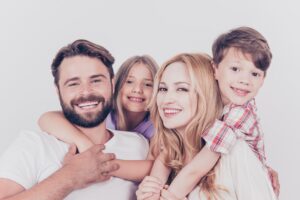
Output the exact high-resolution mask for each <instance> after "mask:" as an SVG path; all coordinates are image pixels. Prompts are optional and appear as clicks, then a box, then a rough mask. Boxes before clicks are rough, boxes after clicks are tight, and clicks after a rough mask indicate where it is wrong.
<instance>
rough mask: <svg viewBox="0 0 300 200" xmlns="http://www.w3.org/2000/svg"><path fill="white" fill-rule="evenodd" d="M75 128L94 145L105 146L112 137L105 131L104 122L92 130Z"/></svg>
mask: <svg viewBox="0 0 300 200" xmlns="http://www.w3.org/2000/svg"><path fill="white" fill-rule="evenodd" d="M77 128H78V129H79V130H80V131H81V132H82V133H83V134H85V135H86V136H87V137H88V138H89V139H90V140H91V141H92V142H93V143H94V144H105V143H106V142H107V141H108V140H110V139H111V137H112V134H111V133H110V132H109V131H108V130H107V129H106V124H105V121H103V122H102V123H101V124H99V125H98V126H96V127H93V128H84V127H80V126H77Z"/></svg>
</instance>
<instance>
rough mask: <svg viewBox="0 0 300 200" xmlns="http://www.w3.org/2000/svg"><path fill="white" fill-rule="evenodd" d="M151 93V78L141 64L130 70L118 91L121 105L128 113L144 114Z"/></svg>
mask: <svg viewBox="0 0 300 200" xmlns="http://www.w3.org/2000/svg"><path fill="white" fill-rule="evenodd" d="M152 92H153V77H152V75H151V72H150V70H149V69H148V68H147V66H146V65H145V64H143V63H136V64H134V65H133V66H132V68H131V69H130V71H129V73H128V76H127V79H126V81H125V83H124V85H123V86H122V88H121V91H120V98H121V104H122V107H123V109H124V110H125V111H128V112H145V111H146V106H147V105H148V103H149V101H150V99H151V96H152Z"/></svg>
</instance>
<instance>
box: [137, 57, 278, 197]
mask: <svg viewBox="0 0 300 200" xmlns="http://www.w3.org/2000/svg"><path fill="white" fill-rule="evenodd" d="M156 81H157V82H155V86H154V91H155V92H154V95H153V98H152V101H151V114H153V116H157V115H158V114H159V117H156V118H155V117H154V118H153V121H154V124H155V127H156V128H157V132H158V133H157V134H156V135H155V137H154V141H156V144H157V145H156V146H154V147H152V148H153V149H154V151H157V149H160V153H159V156H158V157H157V159H156V160H155V163H154V166H153V169H152V171H151V175H150V176H148V177H146V178H144V180H143V182H142V183H141V184H140V186H139V190H138V191H137V197H138V199H139V200H141V199H147V198H149V199H159V198H161V199H168V200H171V199H183V198H184V197H185V196H186V195H187V194H188V193H190V191H192V190H193V189H194V187H195V186H196V185H197V184H198V186H199V187H196V189H195V190H194V191H193V192H192V193H191V194H190V195H189V199H226V200H231V199H243V200H244V199H274V198H275V195H274V193H273V190H272V188H271V185H270V183H269V182H268V177H267V176H266V173H265V171H263V169H262V167H261V163H259V161H258V160H257V158H256V157H255V155H254V153H253V152H252V151H251V149H250V148H249V147H248V145H247V144H246V143H245V141H243V140H240V141H238V142H237V143H236V144H235V146H234V148H233V149H232V150H231V152H230V154H227V155H222V156H221V159H220V160H219V158H220V154H219V153H216V152H213V151H211V150H210V148H209V147H208V146H207V144H205V142H204V140H203V138H204V133H206V132H207V130H209V128H210V127H211V126H212V125H213V123H214V121H215V119H217V118H219V117H220V114H221V111H222V101H221V97H220V93H219V90H218V85H217V83H216V81H215V80H214V72H213V68H212V66H211V60H210V58H209V57H208V56H205V55H195V54H180V55H178V56H176V57H174V58H173V59H171V60H169V61H168V62H166V64H164V65H163V67H162V68H161V69H160V70H159V72H158V74H157V80H156ZM218 160H219V162H218ZM190 172H193V173H190ZM168 177H169V180H171V185H170V186H169V187H168V188H164V189H163V186H164V185H165V183H166V182H167V181H168ZM174 178H175V179H174ZM173 179H174V180H173ZM172 181H173V182H172ZM249 185H250V186H251V187H250V188H249V187H248V186H249Z"/></svg>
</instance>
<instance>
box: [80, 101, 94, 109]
mask: <svg viewBox="0 0 300 200" xmlns="http://www.w3.org/2000/svg"><path fill="white" fill-rule="evenodd" d="M97 105H98V101H89V102H84V103H80V104H78V107H80V108H93V107H96V106H97Z"/></svg>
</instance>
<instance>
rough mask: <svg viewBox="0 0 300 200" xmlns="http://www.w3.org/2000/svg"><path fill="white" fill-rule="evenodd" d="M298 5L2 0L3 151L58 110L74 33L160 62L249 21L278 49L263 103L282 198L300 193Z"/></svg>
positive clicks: (259, 0)
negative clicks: (62, 68)
mask: <svg viewBox="0 0 300 200" xmlns="http://www.w3.org/2000/svg"><path fill="white" fill-rule="evenodd" d="M298 5H299V3H298V2H297V1H296V0H295V1H289V0H285V1H271V0H265V1H263V0H251V1H241V0H236V1H230V0H227V1H221V0H220V1H214V0H212V1H200V0H198V1H196V0H195V1H189V0H185V1H183V0H182V1H180V0H152V1H143V0H126V1H124V0H123V1H122V0H120V1H116V0H109V1H101V0H98V1H88V0H87V1H75V0H72V1H67V0H65V1H58V0H51V1H50V0H49V1H44V2H42V1H38V0H36V1H34V0H28V1H15V0H10V1H1V3H0V26H1V27H0V58H1V60H0V62H1V63H0V76H1V77H0V91H1V96H0V105H1V108H2V109H1V115H0V116H1V117H0V122H1V127H0V153H2V152H3V151H4V149H5V148H6V147H7V146H8V145H9V143H11V142H12V140H13V139H14V138H16V136H17V134H18V132H19V130H21V129H37V125H36V121H37V118H38V117H39V115H40V114H41V113H43V112H45V111H47V110H53V109H59V103H58V98H57V96H56V92H55V89H54V86H53V79H52V76H51V73H50V64H51V61H52V59H53V57H54V55H55V54H56V52H57V51H58V49H59V48H61V47H62V46H64V45H66V44H68V43H70V42H72V41H73V40H75V39H79V38H84V39H88V40H90V41H93V42H95V43H98V44H101V45H103V46H104V47H106V48H108V49H109V50H110V51H111V53H112V54H113V55H114V56H115V58H116V64H115V69H117V68H118V66H119V65H120V63H122V62H123V61H124V60H125V59H126V58H128V57H129V56H132V55H135V54H150V55H152V56H153V57H154V58H155V59H156V60H157V61H158V63H159V64H161V63H162V62H163V61H165V60H166V59H168V58H170V57H171V56H173V55H175V54H177V53H180V52H207V53H209V54H211V45H212V42H213V40H214V39H215V38H216V37H217V36H218V35H219V34H221V33H223V32H224V31H227V30H229V29H231V28H235V27H237V26H242V25H246V26H251V27H253V28H256V29H257V30H259V31H260V32H261V33H262V34H263V35H264V36H265V37H266V38H267V39H268V41H269V43H270V47H271V49H272V52H273V56H274V59H273V61H272V63H271V67H270V69H269V71H268V75H267V78H266V80H265V85H264V87H263V88H262V89H261V91H260V94H259V95H258V97H257V104H258V109H259V114H260V117H261V122H262V125H263V128H264V132H265V135H266V138H265V140H266V152H267V156H268V160H269V164H270V165H271V166H272V167H273V168H274V169H276V170H277V171H278V172H279V175H280V182H281V198H280V199H286V200H291V199H298V196H299V195H298V192H297V191H299V190H298V187H297V186H296V182H298V181H299V178H300V176H299V174H300V173H299V169H300V156H299V154H298V152H299V150H298V148H297V147H298V146H299V139H300V136H299V129H298V127H299V124H300V120H299V117H298V115H297V114H298V113H299V111H300V109H299V102H300V93H299V83H298V81H299V72H300V69H299V68H300V66H299V65H298V62H299V53H300V52H299V47H300V39H299V37H300V27H299V19H300V12H299V6H298ZM297 58H298V60H297Z"/></svg>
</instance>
